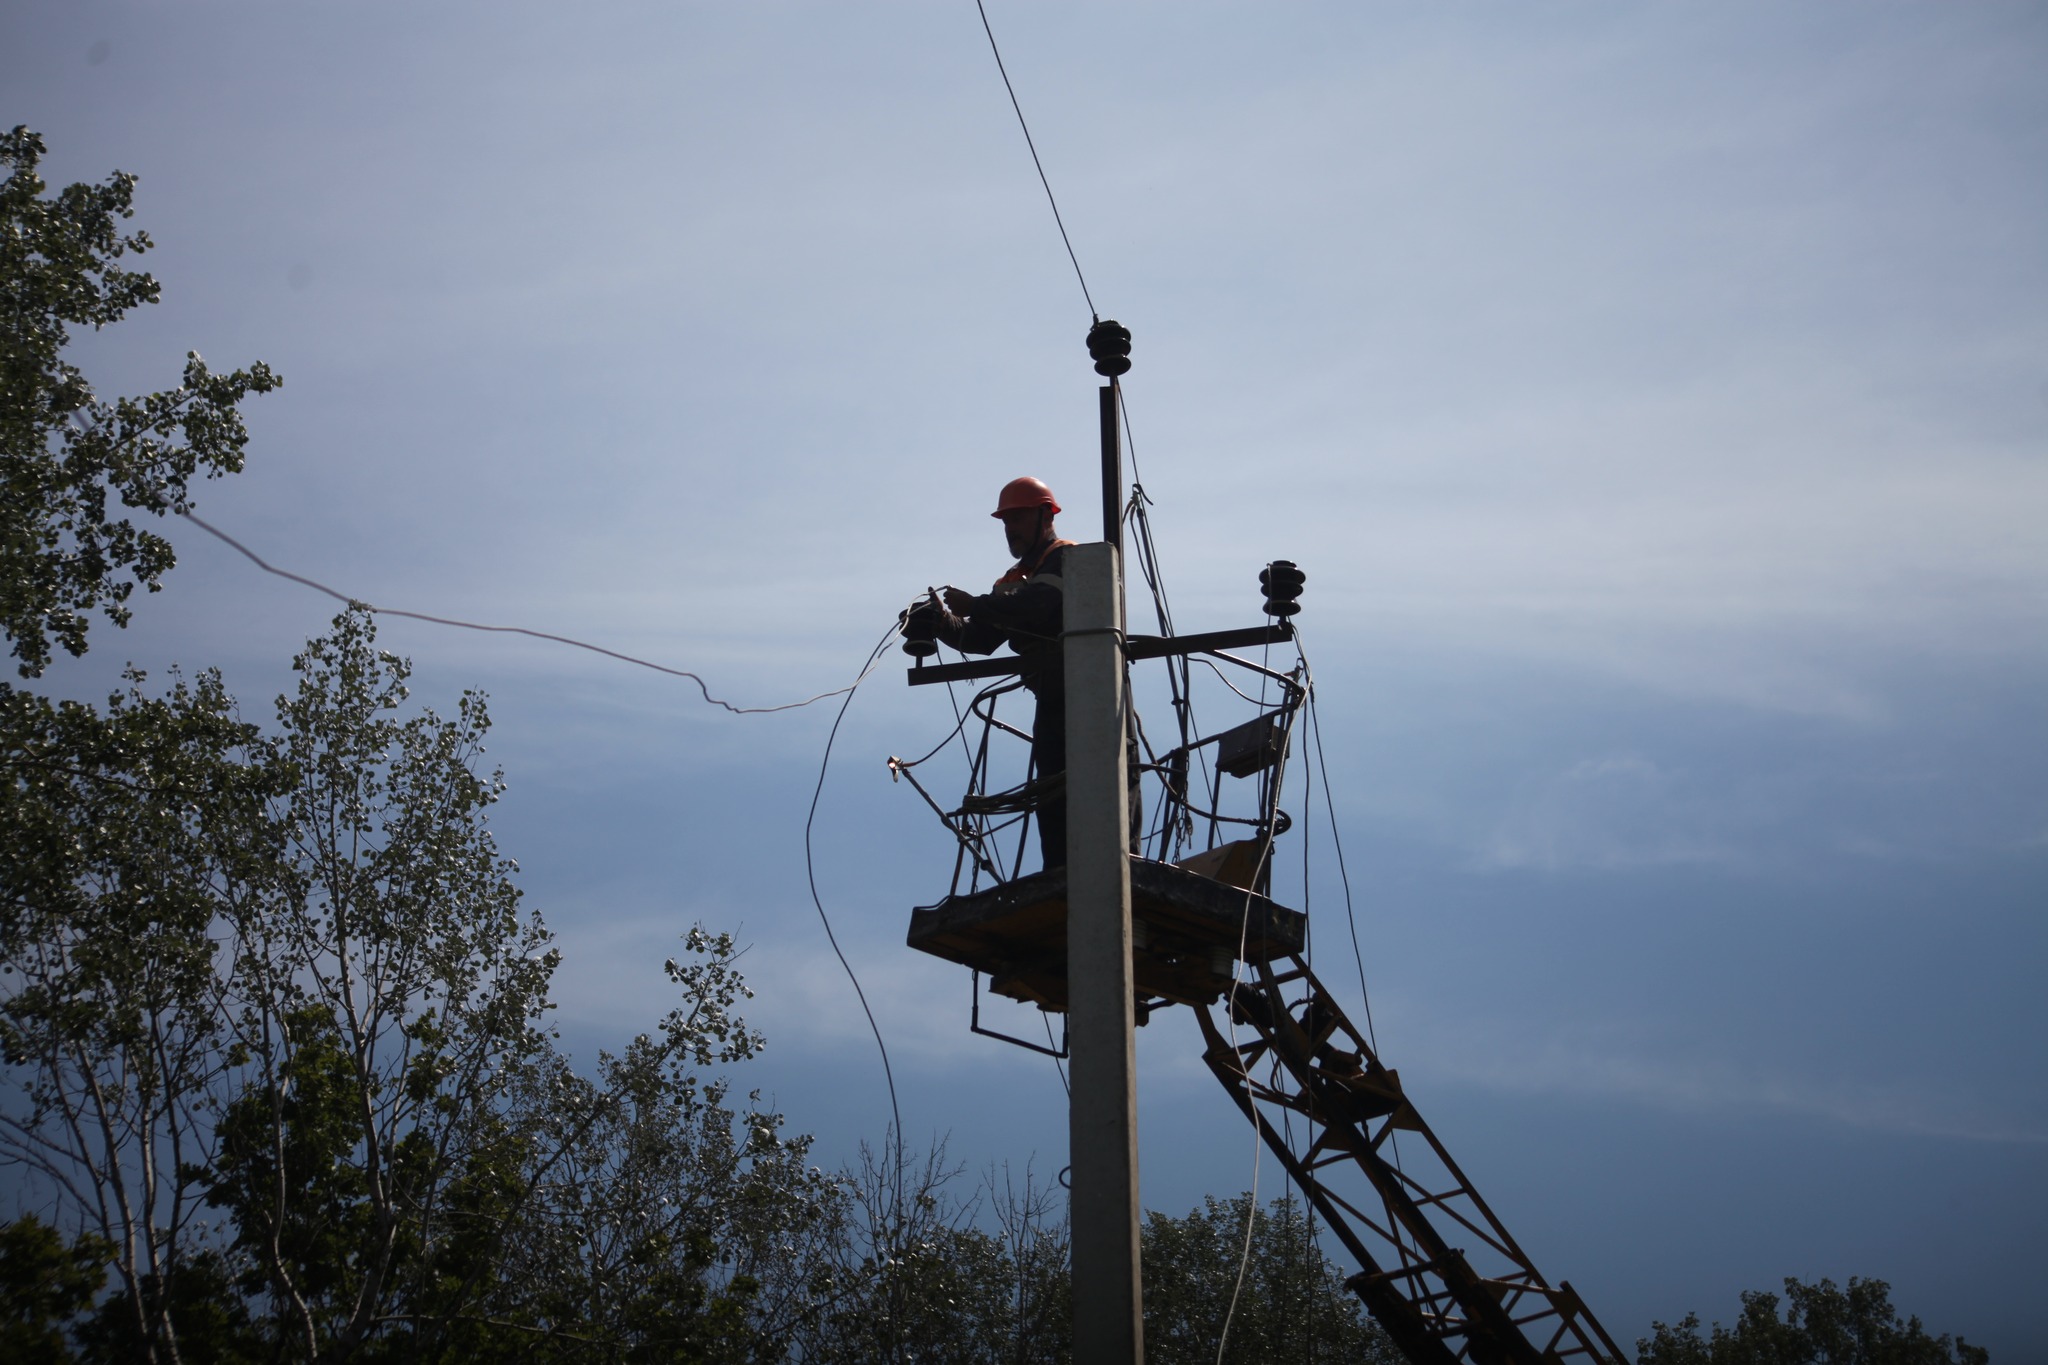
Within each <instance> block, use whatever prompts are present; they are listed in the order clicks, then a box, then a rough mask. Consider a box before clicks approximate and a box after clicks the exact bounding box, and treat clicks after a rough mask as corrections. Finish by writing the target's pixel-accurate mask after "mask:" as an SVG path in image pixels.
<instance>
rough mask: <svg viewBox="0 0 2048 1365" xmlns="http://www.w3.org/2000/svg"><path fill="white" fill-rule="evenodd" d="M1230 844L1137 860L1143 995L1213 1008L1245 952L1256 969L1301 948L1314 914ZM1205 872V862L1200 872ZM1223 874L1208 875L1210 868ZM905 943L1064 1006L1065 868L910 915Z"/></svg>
mask: <svg viewBox="0 0 2048 1365" xmlns="http://www.w3.org/2000/svg"><path fill="white" fill-rule="evenodd" d="M1250 847H1251V846H1250V845H1248V844H1227V845H1224V846H1223V847H1221V848H1218V849H1215V850H1213V851H1212V852H1211V853H1210V854H1205V855H1201V856H1200V857H1198V858H1192V859H1189V860H1188V864H1189V865H1181V864H1175V863H1161V862H1154V861H1153V860H1151V859H1149V858H1137V857H1134V858H1132V859H1131V965H1132V969H1133V976H1134V978H1135V985H1136V987H1137V992H1138V996H1139V998H1140V999H1141V1000H1142V999H1144V998H1146V997H1151V998H1153V999H1156V1000H1161V1001H1171V1002H1173V1003H1175V1004H1183V1005H1206V1004H1208V1003H1210V1002H1211V1001H1214V1000H1217V999H1220V998H1221V997H1222V995H1223V993H1224V992H1225V991H1227V990H1228V989H1230V982H1231V976H1232V972H1233V968H1234V964H1235V963H1236V961H1237V960H1238V956H1239V952H1240V949H1241V950H1242V953H1243V960H1244V961H1245V962H1247V963H1249V964H1251V965H1253V966H1258V965H1259V964H1262V963H1266V962H1270V961H1272V960H1274V959H1276V958H1286V957H1290V956H1292V955H1294V954H1296V953H1299V952H1301V950H1302V944H1303V934H1304V932H1305V930H1306V928H1307V924H1308V917H1307V916H1306V915H1303V914H1302V913H1301V912H1300V911H1298V910H1289V909H1287V908H1286V907H1285V906H1282V905H1277V904H1275V903H1274V902H1273V901H1271V900H1269V899H1267V898H1266V897H1265V896H1263V895H1261V894H1260V893H1259V892H1257V891H1254V890H1250V889H1248V887H1247V886H1245V885H1233V884H1232V882H1233V881H1237V882H1243V883H1250V882H1252V881H1253V878H1252V877H1251V876H1250V875H1248V874H1249V872H1250V870H1251V868H1250V866H1249V864H1251V863H1253V862H1254V861H1255V859H1254V858H1253V857H1250V856H1247V854H1246V853H1245V852H1243V850H1247V849H1249V848H1250ZM1198 869H1199V870H1198ZM1212 871H1213V872H1215V873H1218V874H1220V875H1221V876H1222V877H1223V878H1225V880H1219V879H1218V877H1217V876H1210V875H1205V873H1207V872H1212ZM908 942H909V944H910V946H911V947H913V948H915V949H917V950H918V951H919V952H925V953H930V954H932V955H933V956H934V957H942V958H945V959H946V960H947V961H948V962H957V963H959V964H961V965H962V966H964V967H972V968H974V969H975V970H976V971H978V972H981V973H982V974H983V975H985V976H986V977H988V979H989V989H990V990H992V991H994V992H995V993H996V994H998V995H1006V996H1008V997H1010V998H1011V999H1012V1000H1020V1001H1023V1002H1024V1003H1026V1004H1031V1005H1037V1006H1038V1007H1039V1008H1041V1009H1044V1010H1047V1011H1051V1012H1055V1013H1059V1012H1064V1011H1065V1010H1066V1008H1067V870H1066V869H1065V868H1063V867H1056V868H1053V869H1052V870H1050V871H1047V872H1033V873H1031V874H1030V875H1028V876H1023V877H1018V878H1017V879H1015V880H1014V881H1007V882H1002V883H999V884H998V885H995V886H991V887H987V888H985V889H983V890H980V891H975V892H971V893H968V894H964V895H954V896H948V897H947V898H946V899H944V900H942V901H940V902H939V903H938V904H937V905H928V906H920V907H919V908H917V909H915V910H913V911H911V914H910V933H909V936H908Z"/></svg>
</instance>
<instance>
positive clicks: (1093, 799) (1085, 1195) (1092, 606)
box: [1061, 545, 1145, 1365]
mask: <svg viewBox="0 0 2048 1365" xmlns="http://www.w3.org/2000/svg"><path fill="white" fill-rule="evenodd" d="M1061 577H1062V578H1063V579H1064V581H1065V595H1066V656H1067V657H1066V683H1067V1002H1068V1003H1067V1028H1068V1030H1069V1038H1070V1039H1071V1043H1072V1048H1073V1061H1072V1067H1071V1071H1072V1077H1073V1098H1072V1099H1071V1100H1070V1101H1069V1108H1068V1111H1067V1145H1068V1155H1067V1160H1068V1163H1069V1164H1070V1165H1071V1166H1072V1167H1073V1175H1072V1181H1073V1199H1072V1210H1073V1213H1072V1226H1073V1235H1074V1264H1073V1275H1074V1299H1073V1302H1074V1360H1075V1362H1076V1365H1141V1362H1142V1361H1143V1360H1144V1359H1145V1326H1144V1318H1143V1314H1142V1308H1143V1301H1142V1299H1141V1297H1140V1290H1139V1279H1138V1113H1137V1108H1138V1103H1137V1101H1138V1090H1137V1058H1136V1054H1135V1044H1134V1041H1133V1038H1132V1025H1133V1022H1134V1020H1133V1007H1132V982H1131V864H1130V858H1129V846H1130V835H1129V828H1130V810H1129V806H1128V805H1127V804H1126V803H1127V801H1128V799H1129V798H1128V793H1127V789H1126V785H1125V784H1126V773H1125V758H1124V707H1125V704H1126V702H1125V697H1124V657H1123V656H1124V641H1123V613H1122V611H1121V610H1120V603H1121V601H1122V598H1123V593H1122V591H1121V590H1120V589H1121V583H1120V581H1119V577H1120V575H1119V570H1118V564H1117V552H1116V547H1115V546H1114V545H1076V546H1073V547H1072V548H1071V549H1069V550H1068V551H1067V554H1066V561H1065V563H1064V564H1063V566H1062V574H1061Z"/></svg>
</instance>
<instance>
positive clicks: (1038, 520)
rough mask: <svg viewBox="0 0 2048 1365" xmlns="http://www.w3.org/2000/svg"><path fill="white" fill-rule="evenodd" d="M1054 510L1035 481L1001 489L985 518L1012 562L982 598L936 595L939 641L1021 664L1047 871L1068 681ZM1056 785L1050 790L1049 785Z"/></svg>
mask: <svg viewBox="0 0 2048 1365" xmlns="http://www.w3.org/2000/svg"><path fill="white" fill-rule="evenodd" d="M1059 512H1060V505H1059V501H1058V499H1056V498H1054V497H1053V495H1052V489H1050V488H1048V487H1046V486H1045V484H1044V483H1043V482H1042V481H1040V480H1038V479H1033V478H1020V479H1012V480H1010V481H1009V482H1008V483H1006V484H1004V485H1003V491H1002V494H1001V496H999V497H998V498H997V499H996V510H995V511H994V512H992V513H990V515H991V516H993V517H995V518H997V519H998V520H1000V521H1001V522H1002V523H1003V536H1004V538H1005V539H1006V540H1008V541H1009V544H1010V553H1011V554H1013V555H1015V556H1016V557H1017V562H1016V563H1015V564H1012V565H1011V566H1010V571H1009V572H1008V573H1006V574H1004V575H1003V576H1002V577H1001V578H999V579H997V580H996V584H995V587H994V588H993V589H992V590H991V591H989V592H987V593H985V594H982V595H980V596H976V595H975V594H972V593H968V592H963V591H961V590H960V589H959V588H954V587H948V588H947V589H946V590H945V592H944V593H943V594H942V600H941V603H940V607H941V609H940V611H939V613H938V621H937V629H936V631H935V632H934V633H935V634H936V635H937V637H938V638H939V639H941V640H943V641H945V642H946V643H947V644H949V645H951V646H952V647H953V648H955V649H957V650H960V651H961V652H962V653H965V654H991V653H994V652H995V649H996V647H997V646H998V645H1003V644H1007V645H1009V646H1010V648H1011V649H1013V650H1015V651H1016V652H1017V653H1018V654H1019V655H1022V656H1023V657H1024V658H1025V659H1026V660H1027V661H1028V663H1027V665H1026V667H1025V668H1024V670H1023V680H1024V686H1025V687H1027V688H1029V689H1030V691H1031V695H1032V696H1033V697H1034V698H1035V699H1036V700H1037V703H1038V711H1037V714H1036V715H1035V716H1034V717H1033V719H1032V722H1031V763H1032V767H1033V769H1034V780H1035V781H1036V782H1038V783H1041V784H1046V785H1045V789H1044V790H1043V794H1042V795H1041V796H1040V798H1039V802H1038V851H1039V855H1040V858H1041V859H1042V860H1043V862H1044V864H1045V866H1046V867H1048V868H1053V867H1064V866H1065V865H1066V861H1067V795H1066V787H1065V784H1064V777H1065V773H1066V770H1067V700H1066V677H1065V674H1064V672H1063V662H1062V659H1061V655H1060V649H1059V642H1060V630H1061V628H1062V626H1063V624H1064V617H1065V614H1066V600H1065V598H1064V596H1063V595H1062V593H1061V590H1060V561H1061V559H1062V558H1063V557H1064V555H1065V552H1066V549H1067V547H1068V546H1069V545H1072V544H1073V543H1074V542H1072V541H1071V540H1061V539H1060V538H1059V533H1058V532H1057V531H1056V530H1054V528H1053V518H1054V517H1056V516H1058V515H1059ZM1055 776H1057V777H1059V778H1060V779H1061V780H1060V781H1057V782H1051V783H1048V781H1047V780H1048V779H1050V778H1054V777H1055Z"/></svg>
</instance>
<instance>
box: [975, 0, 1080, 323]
mask: <svg viewBox="0 0 2048 1365" xmlns="http://www.w3.org/2000/svg"><path fill="white" fill-rule="evenodd" d="M974 8H975V10H976V11H978V12H979V13H980V15H981V31H982V32H983V33H986V34H987V35H988V50H989V51H990V52H992V53H994V54H995V58H996V70H997V71H998V72H1000V73H1001V74H1002V77H1003V89H1005V90H1007V91H1009V92H1010V107H1011V108H1012V109H1014V110H1016V111H1017V126H1018V127H1019V128H1022V129H1023V130H1024V145H1025V146H1026V147H1029V148H1030V149H1031V164H1032V165H1033V166H1036V167H1037V168H1038V183H1039V184H1041V185H1043V186H1045V202H1046V203H1048V204H1050V205H1052V221H1053V222H1054V224H1055V225H1057V226H1058V228H1059V230H1060V241H1061V242H1062V243H1063V244H1065V246H1066V248H1067V259H1068V260H1070V261H1072V262H1073V263H1074V278H1075V279H1077V280H1079V281H1080V282H1081V297H1082V298H1083V299H1085V300H1087V303H1088V315H1089V316H1090V317H1098V318H1099V317H1100V316H1101V314H1099V313H1097V312H1096V311H1095V296H1094V295H1092V294H1090V293H1089V292H1088V277H1087V276H1086V275H1083V274H1082V273H1081V258H1080V257H1078V256H1076V255H1075V254H1074V244H1073V242H1072V241H1071V240H1069V239H1068V237H1067V223H1066V220H1065V219H1064V218H1061V217H1060V203H1059V200H1057V199H1055V198H1053V195H1052V182H1051V181H1050V180H1047V179H1046V178H1045V163H1044V162H1042V161H1040V160H1039V159H1038V144H1037V143H1036V142H1033V141H1032V140H1031V125H1030V124H1029V123H1026V122H1025V121H1024V106H1023V105H1021V104H1019V103H1018V102H1017V87H1016V86H1014V85H1011V84H1010V72H1009V68H1007V67H1005V66H1004V65H1003V50H1002V49H1001V48H999V47H997V46H996V31H995V30H994V29H992V28H990V27H989V23H988V8H987V6H985V5H983V4H982V3H981V0H974Z"/></svg>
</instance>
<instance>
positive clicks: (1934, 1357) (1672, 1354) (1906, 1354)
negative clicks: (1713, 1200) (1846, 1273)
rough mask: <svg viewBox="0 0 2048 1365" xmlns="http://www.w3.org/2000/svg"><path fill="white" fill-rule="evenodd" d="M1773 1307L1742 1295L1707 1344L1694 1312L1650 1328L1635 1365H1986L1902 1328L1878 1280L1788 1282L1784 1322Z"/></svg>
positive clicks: (1775, 1303)
mask: <svg viewBox="0 0 2048 1365" xmlns="http://www.w3.org/2000/svg"><path fill="white" fill-rule="evenodd" d="M1779 1304H1780V1300H1779V1298H1778V1296H1777V1295H1776V1294H1770V1293H1766V1292H1764V1291H1762V1290H1749V1291H1745V1292H1744V1293H1743V1295H1742V1313H1741V1315H1740V1316H1738V1317H1737V1318H1736V1320H1735V1325H1734V1326H1732V1327H1723V1326H1722V1325H1721V1324H1719V1323H1718V1322H1717V1323H1715V1324H1714V1327H1713V1330H1712V1332H1711V1333H1710V1334H1709V1335H1707V1336H1705V1337H1702V1336H1701V1335H1700V1320H1699V1315H1698V1314H1696V1313H1688V1314H1686V1316H1685V1318H1684V1319H1683V1320H1682V1321H1680V1322H1679V1324H1678V1325H1677V1326H1676V1327H1671V1326H1667V1325H1665V1324H1664V1323H1661V1322H1659V1323H1653V1324H1652V1331H1651V1335H1650V1336H1647V1337H1644V1338H1642V1339H1641V1340H1639V1341H1637V1342H1636V1353H1637V1359H1638V1362H1639V1365H1988V1362H1989V1361H1990V1359H1991V1356H1990V1353H1989V1352H1987V1351H1986V1350H1984V1348H1983V1347H1981V1346H1972V1345H1970V1344H1969V1343H1968V1342H1966V1341H1964V1340H1963V1339H1962V1338H1961V1337H1956V1338H1954V1339H1951V1338H1950V1337H1948V1336H1947V1335H1946V1334H1943V1335H1941V1336H1938V1337H1937V1336H1930V1335H1929V1334H1928V1332H1927V1330H1926V1328H1924V1327H1922V1326H1921V1325H1920V1319H1918V1318H1907V1319H1906V1320H1905V1321H1903V1322H1902V1321H1900V1320H1899V1315H1898V1312H1897V1310H1895V1309H1894V1308H1893V1307H1892V1303H1891V1286H1890V1285H1887V1284H1886V1283H1885V1282H1884V1281H1883V1280H1864V1279H1858V1278H1856V1277H1855V1276H1851V1277H1850V1278H1849V1287H1848V1288H1847V1289H1841V1288H1838V1287H1837V1286H1836V1285H1835V1282H1834V1281H1833V1280H1826V1279H1824V1280H1822V1281H1820V1282H1819V1283H1818V1284H1811V1285H1809V1284H1802V1283H1800V1282H1799V1281H1798V1280H1796V1279H1788V1280H1786V1281H1785V1297H1784V1300H1783V1304H1784V1308H1785V1315H1784V1317H1783V1318H1780V1317H1779V1316H1778V1309H1779Z"/></svg>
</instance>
